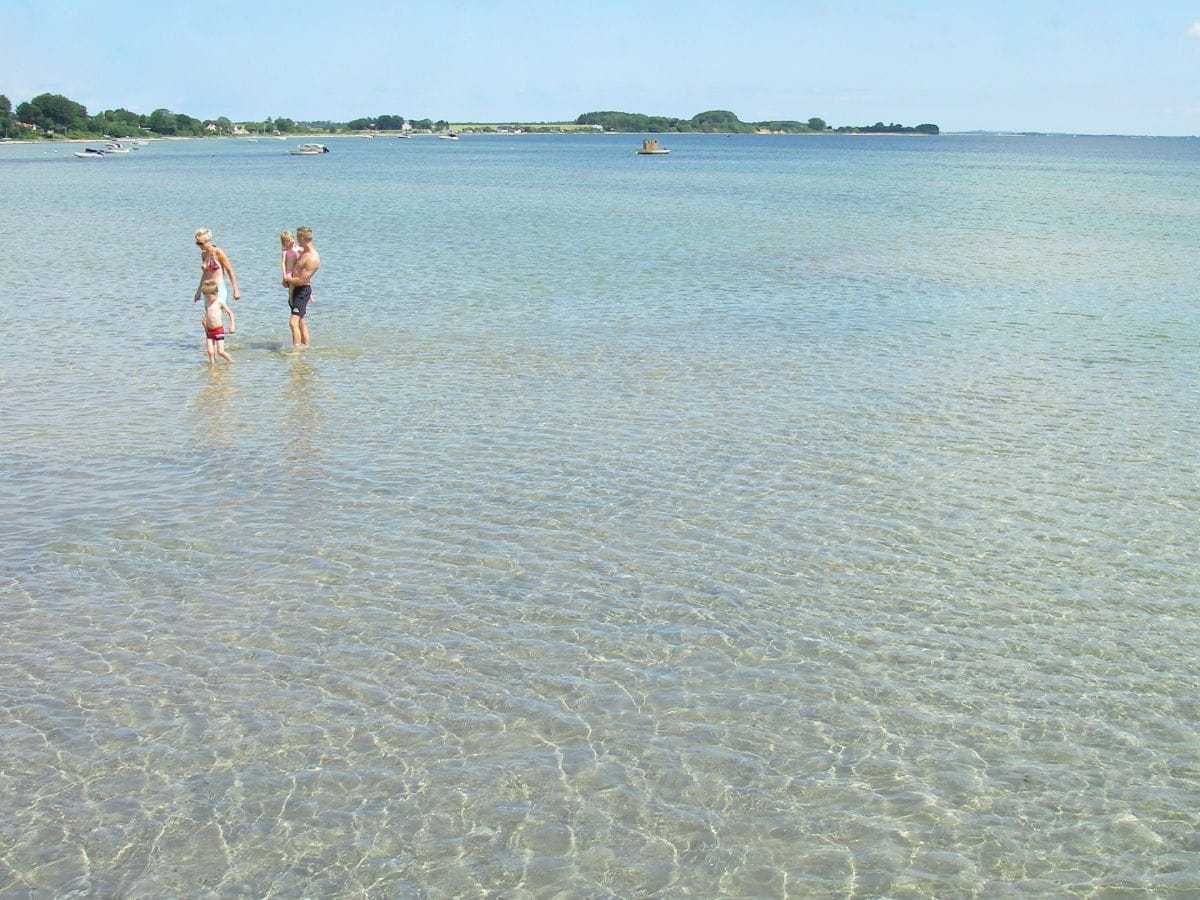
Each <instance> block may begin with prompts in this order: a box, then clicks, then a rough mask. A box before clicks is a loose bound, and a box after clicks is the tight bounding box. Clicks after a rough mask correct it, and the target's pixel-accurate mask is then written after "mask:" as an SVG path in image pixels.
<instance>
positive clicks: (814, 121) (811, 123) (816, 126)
mask: <svg viewBox="0 0 1200 900" xmlns="http://www.w3.org/2000/svg"><path fill="white" fill-rule="evenodd" d="M807 124H808V127H809V128H811V129H812V130H813V131H824V130H825V129H826V128H828V127H829V126H827V125H826V124H825V120H824V119H818V118H816V117H815V116H814V117H813V118H811V119H809V120H808V123H807Z"/></svg>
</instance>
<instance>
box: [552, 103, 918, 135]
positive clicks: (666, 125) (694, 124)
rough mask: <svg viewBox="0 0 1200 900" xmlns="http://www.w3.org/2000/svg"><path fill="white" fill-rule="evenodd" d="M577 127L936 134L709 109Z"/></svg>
mask: <svg viewBox="0 0 1200 900" xmlns="http://www.w3.org/2000/svg"><path fill="white" fill-rule="evenodd" d="M575 124H576V125H591V126H593V127H599V128H603V129H604V130H605V131H623V132H649V133H651V134H660V133H670V132H676V133H685V132H720V133H732V134H754V133H758V132H762V131H771V132H783V133H785V134H818V133H822V132H836V133H840V134H857V133H867V134H939V133H940V130H939V129H938V127H937V126H936V125H928V124H927V125H917V126H916V127H907V126H904V125H897V124H895V123H892V124H891V125H884V124H883V123H882V122H876V123H875V124H874V125H843V126H840V127H838V128H831V127H830V126H829V125H827V124H826V123H825V120H824V119H818V118H812V119H809V120H808V121H807V122H795V121H790V120H784V121H777V122H743V121H742V120H741V119H739V118H738V117H737V116H736V115H735V114H734V113H731V112H730V111H729V110H727V109H710V110H709V111H707V112H702V113H697V114H696V115H694V116H692V117H691V118H690V119H676V118H672V117H670V116H647V115H643V114H641V113H627V112H615V111H607V112H590V113H584V114H583V115H582V116H580V117H579V118H578V119H576V120H575Z"/></svg>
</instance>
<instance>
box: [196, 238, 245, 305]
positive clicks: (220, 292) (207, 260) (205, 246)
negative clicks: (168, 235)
mask: <svg viewBox="0 0 1200 900" xmlns="http://www.w3.org/2000/svg"><path fill="white" fill-rule="evenodd" d="M194 237H195V238H196V246H197V247H199V248H200V283H199V284H198V285H197V286H196V295H195V296H194V297H193V298H192V302H195V301H197V300H199V299H200V291H201V289H202V288H203V287H204V284H205V282H208V281H211V282H214V283H215V284H216V285H217V298H218V299H219V300H220V301H221V302H222V303H224V302H225V300H226V298H227V297H228V294H227V293H226V287H225V276H227V275H228V276H229V284H230V285H231V286H232V287H233V299H234V300H241V299H242V292H241V291H240V290H238V283H237V276H236V275H234V274H233V266H232V265H230V263H229V257H228V256H226V255H225V251H224V250H222V249H221V248H220V247H214V246H213V242H212V232H211V231H209V230H208V229H207V228H197V229H196V234H195V235H194Z"/></svg>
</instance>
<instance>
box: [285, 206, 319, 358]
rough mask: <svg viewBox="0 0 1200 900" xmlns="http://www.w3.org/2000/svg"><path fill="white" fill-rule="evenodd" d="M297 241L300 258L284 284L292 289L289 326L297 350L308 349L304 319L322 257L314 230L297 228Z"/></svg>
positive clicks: (306, 325) (293, 344)
mask: <svg viewBox="0 0 1200 900" xmlns="http://www.w3.org/2000/svg"><path fill="white" fill-rule="evenodd" d="M296 241H297V243H299V244H300V256H299V257H298V258H297V259H296V266H295V268H294V269H292V274H291V275H287V276H285V277H284V279H283V283H284V284H286V285H287V286H288V287H289V288H291V289H292V290H291V300H290V301H289V302H290V304H291V308H292V317H291V318H290V319H288V326H289V327H290V328H291V329H292V346H293V347H294V348H295V349H297V350H307V349H308V323H307V322H306V321H305V320H304V317H305V316H306V315H307V314H308V303H309V301H310V300H311V299H312V277H313V276H314V275H316V274H317V269H319V268H321V255H320V254H319V253H317V248H316V247H314V246H313V242H312V229H311V228H307V227H304V228H297V229H296Z"/></svg>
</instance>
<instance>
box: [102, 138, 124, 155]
mask: <svg viewBox="0 0 1200 900" xmlns="http://www.w3.org/2000/svg"><path fill="white" fill-rule="evenodd" d="M104 152H105V153H128V152H129V148H128V147H126V146H125V145H124V144H122V143H121V142H120V141H109V142H108V146H106V147H105V148H104Z"/></svg>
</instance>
